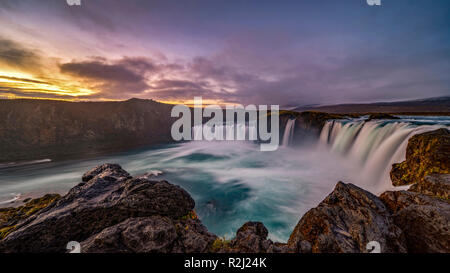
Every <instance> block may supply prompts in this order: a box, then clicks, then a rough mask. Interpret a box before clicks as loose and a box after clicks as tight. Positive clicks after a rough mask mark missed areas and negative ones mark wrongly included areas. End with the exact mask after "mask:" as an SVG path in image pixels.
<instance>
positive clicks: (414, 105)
mask: <svg viewBox="0 0 450 273" xmlns="http://www.w3.org/2000/svg"><path fill="white" fill-rule="evenodd" d="M292 111H300V112H301V111H320V112H327V113H336V114H344V113H423V114H432V113H441V114H442V113H449V114H450V97H437V98H429V99H421V100H410V101H398V102H376V103H353V104H350V103H349V104H337V105H325V106H301V107H296V108H294V109H292Z"/></svg>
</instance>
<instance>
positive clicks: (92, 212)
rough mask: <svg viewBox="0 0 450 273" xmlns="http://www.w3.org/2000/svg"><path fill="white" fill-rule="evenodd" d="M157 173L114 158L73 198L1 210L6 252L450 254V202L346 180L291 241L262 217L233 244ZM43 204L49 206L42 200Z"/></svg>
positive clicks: (85, 179)
mask: <svg viewBox="0 0 450 273" xmlns="http://www.w3.org/2000/svg"><path fill="white" fill-rule="evenodd" d="M433 177H434V178H432V179H435V180H436V179H437V180H436V181H437V182H436V181H435V180H433V181H434V182H429V181H428V182H426V183H434V184H433V185H439V187H438V186H436V187H437V188H438V189H439V191H437V192H441V190H442V191H446V190H445V189H446V188H445V187H444V186H442V185H446V184H445V183H444V184H442V183H443V182H442V181H441V180H439V179H441V178H442V177H435V176H433ZM150 178H151V177H150ZM150 178H149V177H135V178H133V177H131V176H130V175H129V174H128V173H127V172H126V171H125V170H123V169H122V168H121V167H120V166H119V165H115V164H104V165H101V166H98V167H96V168H94V169H92V170H91V171H88V172H87V173H86V174H84V175H83V177H82V181H83V182H82V183H80V184H78V185H77V186H75V187H74V188H72V189H71V190H70V191H69V192H68V193H67V194H66V195H65V196H63V197H60V198H59V197H58V196H51V195H49V196H46V197H44V198H43V199H41V202H37V201H30V202H29V203H27V204H26V205H25V206H24V207H23V208H22V207H21V208H15V209H16V210H17V211H16V212H15V213H16V214H14V215H15V216H14V217H9V216H11V215H13V214H0V216H2V215H3V216H2V218H0V219H1V221H2V222H1V223H2V227H10V226H11V225H12V226H13V228H12V229H11V230H7V232H5V234H4V236H5V237H4V239H3V240H1V241H0V252H65V251H67V250H66V245H67V243H68V242H69V241H78V242H80V243H81V251H82V252H87V253H136V252H145V253H153V252H158V253H209V252H213V253H288V252H297V253H298V252H300V253H309V252H313V253H321V252H332V253H336V252H337V253H343V252H346V253H347V252H367V250H366V246H367V244H368V243H369V242H370V241H377V242H379V243H380V245H381V251H382V252H406V251H408V252H450V249H449V242H450V236H449V229H448V227H449V219H450V213H449V203H448V201H445V199H438V198H435V197H432V196H429V195H425V194H421V193H417V192H409V191H399V192H386V193H384V194H383V195H382V196H381V197H380V198H378V197H376V196H374V195H373V194H371V193H369V192H367V191H365V190H363V189H360V188H358V187H356V186H354V185H352V184H344V183H342V182H339V183H338V184H337V185H336V187H335V189H334V191H333V192H332V193H330V194H329V195H328V196H327V197H326V198H325V199H324V200H323V201H322V202H321V203H320V204H319V206H317V207H316V208H313V209H311V210H310V211H308V212H307V213H306V214H305V215H304V216H303V217H302V218H301V219H300V221H299V222H298V224H297V226H296V227H295V229H294V231H293V233H292V234H291V236H290V238H289V241H288V243H287V244H284V243H277V242H273V241H272V240H270V239H269V238H268V234H269V232H268V230H267V228H266V227H265V226H264V225H263V223H260V222H247V223H245V224H244V225H243V226H242V227H241V228H239V229H238V230H237V232H236V236H235V238H233V239H232V240H225V239H222V238H219V237H217V236H216V235H214V234H212V233H210V232H209V231H208V230H207V229H206V227H205V226H203V224H202V223H201V221H200V220H199V219H198V217H197V215H196V214H195V212H194V211H193V209H194V206H195V203H194V200H193V199H192V198H191V197H190V195H189V194H188V193H187V192H186V191H185V190H183V189H182V188H180V187H178V186H175V185H172V184H170V183H168V182H166V181H153V180H151V179H150ZM430 181H431V180H430ZM424 183H425V182H424ZM427 189H429V187H427ZM446 194H448V192H446ZM50 197H52V198H50ZM43 200H47V202H46V204H47V205H46V206H41V207H39V206H37V204H42V202H43ZM48 200H53V201H52V202H50V201H48ZM55 200H56V201H55ZM33 204H34V206H33ZM26 208H27V209H26ZM5 211H8V212H12V210H11V208H9V209H6V210H5ZM19 212H20V213H19ZM29 212H30V213H29ZM5 215H9V216H8V217H9V218H8V217H6V216H5Z"/></svg>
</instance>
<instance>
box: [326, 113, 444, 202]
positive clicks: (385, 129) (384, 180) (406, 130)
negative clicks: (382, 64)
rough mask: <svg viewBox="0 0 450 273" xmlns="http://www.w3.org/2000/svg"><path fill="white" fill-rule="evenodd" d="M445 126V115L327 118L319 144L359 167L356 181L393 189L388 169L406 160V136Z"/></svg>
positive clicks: (370, 187)
mask: <svg viewBox="0 0 450 273" xmlns="http://www.w3.org/2000/svg"><path fill="white" fill-rule="evenodd" d="M442 127H447V128H448V118H447V119H445V118H441V119H439V120H437V121H435V120H432V119H430V117H418V118H413V117H408V119H405V120H403V119H400V120H374V121H368V122H366V121H364V120H360V119H358V120H334V121H328V122H326V124H325V125H324V127H323V128H322V131H321V134H320V141H319V142H320V146H326V147H328V149H330V150H331V151H332V152H333V153H335V154H339V155H341V156H342V158H343V160H345V161H347V162H348V164H354V165H356V166H358V167H359V168H360V169H361V173H360V174H359V178H358V179H359V182H358V184H359V185H360V186H362V187H363V188H365V189H367V190H370V191H372V192H374V193H381V192H383V191H385V190H388V189H392V188H393V186H392V183H391V180H390V177H389V172H390V169H391V167H392V164H393V163H398V162H401V161H403V160H405V154H406V146H407V144H408V139H409V138H410V137H411V136H412V135H415V134H420V133H423V132H427V131H431V130H435V129H438V128H442Z"/></svg>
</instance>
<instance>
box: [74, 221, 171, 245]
mask: <svg viewBox="0 0 450 273" xmlns="http://www.w3.org/2000/svg"><path fill="white" fill-rule="evenodd" d="M176 237H177V233H176V230H175V226H174V224H173V222H172V220H171V219H170V218H169V217H162V216H151V217H139V218H130V219H127V220H125V221H123V222H121V223H120V224H117V225H114V226H111V227H108V228H105V229H104V230H102V231H101V232H100V233H98V234H95V235H93V236H91V237H89V238H88V239H86V240H85V241H83V242H82V243H81V250H82V252H83V253H127V252H128V253H133V252H160V253H168V252H170V250H171V249H172V245H173V242H174V241H175V238H176Z"/></svg>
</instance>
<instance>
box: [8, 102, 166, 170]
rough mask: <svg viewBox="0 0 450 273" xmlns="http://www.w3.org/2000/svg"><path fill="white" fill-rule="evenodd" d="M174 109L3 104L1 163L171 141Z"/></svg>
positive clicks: (137, 105) (102, 104)
mask: <svg viewBox="0 0 450 273" xmlns="http://www.w3.org/2000/svg"><path fill="white" fill-rule="evenodd" d="M171 109H172V106H171V105H167V104H162V103H158V102H155V101H152V100H139V99H131V100H128V101H121V102H64V101H47V100H0V116H1V117H2V118H1V119H0V151H1V153H0V162H5V161H18V160H35V159H42V158H52V159H54V158H58V157H68V156H70V157H73V156H76V155H83V156H86V154H88V153H99V152H107V151H118V150H122V149H126V148H133V147H138V146H142V145H152V144H157V143H164V142H169V141H171V140H172V138H171V137H170V128H171V125H172V123H173V119H172V118H171V117H170V111H171Z"/></svg>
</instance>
